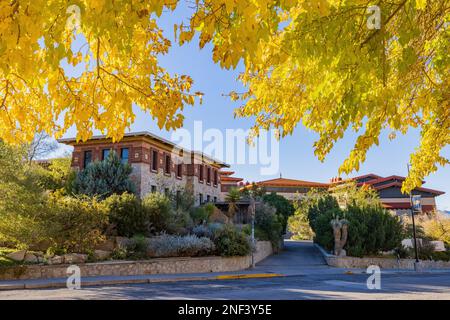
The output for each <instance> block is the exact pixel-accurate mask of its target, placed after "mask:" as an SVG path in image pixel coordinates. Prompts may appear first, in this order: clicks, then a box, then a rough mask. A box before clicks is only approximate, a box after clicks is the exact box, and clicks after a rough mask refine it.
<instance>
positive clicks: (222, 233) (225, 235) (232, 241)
mask: <svg viewBox="0 0 450 320" xmlns="http://www.w3.org/2000/svg"><path fill="white" fill-rule="evenodd" d="M214 244H215V246H216V249H217V251H218V253H219V254H220V255H221V256H246V255H248V254H250V252H251V244H250V241H249V239H248V237H247V236H246V235H245V234H244V233H243V232H239V231H238V230H237V229H236V228H235V227H233V226H231V225H225V226H224V227H223V228H219V229H217V230H216V231H215V233H214Z"/></svg>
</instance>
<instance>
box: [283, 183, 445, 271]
mask: <svg viewBox="0 0 450 320" xmlns="http://www.w3.org/2000/svg"><path fill="white" fill-rule="evenodd" d="M416 220H417V221H416V224H417V228H416V229H417V230H416V235H417V236H418V237H420V239H419V240H420V241H417V243H418V258H419V260H420V261H421V263H420V267H422V268H424V269H433V268H436V269H439V268H450V262H449V260H450V251H449V246H450V243H449V241H450V238H449V236H450V219H449V218H448V217H445V216H441V215H439V214H438V213H435V214H434V215H432V216H425V215H422V216H420V217H417V218H416ZM289 224H290V229H291V231H292V232H294V236H295V237H300V238H301V237H308V238H311V237H312V238H313V239H314V242H315V243H316V244H317V245H318V246H319V247H320V248H321V251H322V253H323V255H324V257H325V259H326V261H327V263H328V264H329V265H331V266H335V267H342V268H366V267H368V266H369V265H378V266H379V267H381V268H389V269H414V262H415V251H414V249H413V246H412V245H407V246H405V244H407V243H408V244H410V243H411V240H410V239H411V238H412V228H411V224H410V223H409V220H408V219H407V218H405V217H403V219H400V217H398V216H396V215H395V214H392V213H391V212H389V211H387V210H386V209H384V208H383V207H382V206H381V203H380V202H379V199H378V198H377V196H376V194H375V193H374V191H373V190H371V189H368V188H359V187H357V186H356V185H355V184H353V183H349V184H347V185H342V186H339V187H336V188H335V189H334V190H332V192H331V193H328V192H327V193H325V192H320V191H315V190H313V191H311V192H310V193H309V194H308V197H307V199H306V200H305V201H303V202H302V203H301V204H300V205H299V206H298V207H297V210H296V213H295V215H294V216H293V217H291V218H290V221H289ZM406 240H407V241H406Z"/></svg>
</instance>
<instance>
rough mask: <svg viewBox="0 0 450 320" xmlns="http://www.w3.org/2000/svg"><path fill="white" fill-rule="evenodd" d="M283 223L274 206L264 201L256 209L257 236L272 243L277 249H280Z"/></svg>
mask: <svg viewBox="0 0 450 320" xmlns="http://www.w3.org/2000/svg"><path fill="white" fill-rule="evenodd" d="M282 234H283V225H282V222H280V219H279V217H278V215H277V211H276V209H275V208H274V207H272V206H270V205H269V204H267V203H265V202H263V203H260V204H258V205H257V206H256V211H255V237H256V238H258V239H259V240H267V241H270V242H271V243H272V246H273V248H274V249H275V250H278V249H279V246H280V243H281V237H282Z"/></svg>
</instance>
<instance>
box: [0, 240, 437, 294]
mask: <svg viewBox="0 0 450 320" xmlns="http://www.w3.org/2000/svg"><path fill="white" fill-rule="evenodd" d="M430 272H431V271H430ZM430 272H427V273H430ZM436 272H440V273H442V272H445V271H444V270H439V271H436ZM348 273H352V274H363V273H365V270H363V269H351V270H350V269H342V268H333V267H329V266H328V265H327V264H326V263H325V260H324V259H323V257H322V255H321V253H320V252H319V250H318V249H317V248H315V247H314V245H313V243H312V242H310V241H289V240H285V248H284V250H283V251H282V252H281V253H279V254H276V255H273V256H271V257H269V258H267V259H265V260H263V261H261V262H260V263H258V264H257V265H256V267H255V268H254V269H248V270H242V271H237V272H221V273H196V274H154V275H141V276H102V277H82V279H81V283H82V286H106V285H118V284H148V283H157V282H158V283H159V282H161V283H164V282H182V281H207V280H208V281H212V280H229V279H242V278H243V279H249V278H273V277H293V276H301V277H302V276H320V275H329V276H333V275H343V274H348ZM383 273H384V274H391V273H405V274H408V273H409V274H410V273H413V271H405V270H402V271H398V270H383ZM269 280H270V279H269ZM272 280H274V279H272ZM64 287H66V278H57V279H38V280H13V281H0V298H1V297H2V292H1V290H17V289H42V288H64Z"/></svg>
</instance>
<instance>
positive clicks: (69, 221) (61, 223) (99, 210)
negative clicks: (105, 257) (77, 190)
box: [42, 194, 108, 253]
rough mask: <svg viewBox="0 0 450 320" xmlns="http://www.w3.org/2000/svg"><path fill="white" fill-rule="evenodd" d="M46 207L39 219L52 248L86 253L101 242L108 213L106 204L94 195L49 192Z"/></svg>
mask: <svg viewBox="0 0 450 320" xmlns="http://www.w3.org/2000/svg"><path fill="white" fill-rule="evenodd" d="M47 207H48V211H47V213H46V216H45V219H44V220H42V221H43V223H45V226H46V236H47V239H48V240H50V241H51V242H52V243H53V247H54V250H60V251H63V252H78V253H89V252H90V251H92V250H94V248H95V246H96V245H97V244H98V243H100V242H102V241H104V235H103V231H104V230H105V228H106V226H107V223H108V213H107V208H106V206H105V205H104V204H103V203H102V202H99V201H98V200H97V199H96V198H89V197H86V196H78V197H69V196H61V195H59V194H52V195H51V196H50V198H49V201H48V205H47Z"/></svg>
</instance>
